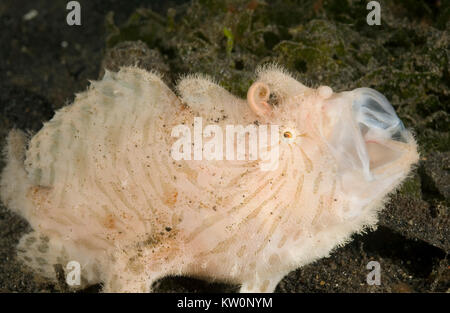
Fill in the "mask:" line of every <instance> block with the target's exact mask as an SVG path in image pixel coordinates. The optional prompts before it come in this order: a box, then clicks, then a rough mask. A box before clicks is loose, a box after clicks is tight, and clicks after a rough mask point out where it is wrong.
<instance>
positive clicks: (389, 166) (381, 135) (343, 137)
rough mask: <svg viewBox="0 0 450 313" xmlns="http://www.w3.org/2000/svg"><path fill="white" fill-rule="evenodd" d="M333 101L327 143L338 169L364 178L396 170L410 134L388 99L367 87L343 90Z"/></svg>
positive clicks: (369, 179)
mask: <svg viewBox="0 0 450 313" xmlns="http://www.w3.org/2000/svg"><path fill="white" fill-rule="evenodd" d="M333 101H335V103H332V104H331V105H332V106H333V107H334V109H333V108H331V107H329V108H330V109H331V110H332V111H333V110H334V112H331V114H333V115H334V122H333V127H332V131H331V133H330V136H329V137H328V143H329V145H330V148H331V150H332V151H333V154H334V156H335V158H336V160H337V162H338V166H339V170H340V172H341V173H348V172H355V170H356V171H360V172H362V173H363V175H364V178H365V180H367V181H372V180H374V176H377V175H383V174H392V173H395V172H397V171H398V170H399V168H398V164H397V163H398V161H399V160H400V159H401V158H402V156H403V155H404V154H405V152H406V151H408V150H410V148H409V146H410V142H411V135H410V133H409V132H408V131H407V130H406V129H405V127H404V126H403V123H402V122H401V120H400V119H399V118H398V116H397V114H396V113H395V110H394V108H393V107H392V105H391V104H390V103H389V101H388V100H387V99H386V98H385V97H384V96H383V95H382V94H380V93H379V92H377V91H375V90H373V89H370V88H358V89H355V90H353V91H351V92H349V93H343V94H342V95H341V96H338V98H337V99H335V100H333ZM349 101H350V103H351V105H349ZM336 116H338V117H336Z"/></svg>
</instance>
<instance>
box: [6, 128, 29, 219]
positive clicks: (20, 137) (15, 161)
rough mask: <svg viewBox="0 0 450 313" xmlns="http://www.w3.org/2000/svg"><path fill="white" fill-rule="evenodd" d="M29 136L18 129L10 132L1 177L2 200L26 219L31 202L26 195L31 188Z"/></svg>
mask: <svg viewBox="0 0 450 313" xmlns="http://www.w3.org/2000/svg"><path fill="white" fill-rule="evenodd" d="M26 141H27V136H26V134H25V133H24V132H23V131H21V130H17V129H13V130H11V131H10V132H9V134H8V137H7V139H6V147H5V150H4V155H5V157H6V166H5V168H4V169H3V172H2V173H1V175H0V200H1V202H3V204H4V205H5V206H6V207H8V208H9V209H10V210H12V211H13V212H16V213H17V214H19V215H21V216H23V217H25V218H26V215H27V212H28V209H29V208H30V205H31V202H30V201H29V200H28V199H27V197H26V195H27V192H28V190H29V188H30V186H31V184H30V182H29V180H28V177H27V173H26V171H25V166H24V161H25V146H26Z"/></svg>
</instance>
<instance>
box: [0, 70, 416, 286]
mask: <svg viewBox="0 0 450 313" xmlns="http://www.w3.org/2000/svg"><path fill="white" fill-rule="evenodd" d="M199 118H201V121H202V123H203V124H202V125H200V128H201V129H200V128H199V124H198V123H197V124H196V123H194V122H195V121H198V119H199ZM196 119H197V120H196ZM230 125H231V126H235V127H234V130H235V133H232V134H231V135H229V134H228V132H226V131H227V130H229V129H228V128H229V126H230ZM239 125H240V126H241V127H240V128H239V127H238V126H239ZM203 126H207V127H205V129H203ZM212 126H213V127H212ZM275 126H276V127H275ZM177 127H178V128H177ZM180 127H181V128H180ZM208 127H209V128H208ZM194 128H197V129H194ZM206 128H208V129H209V130H206ZM175 129H178V130H179V131H174V130H175ZM199 130H200V134H199V132H198V131H199ZM255 130H258V132H257V131H255ZM274 130H275V131H274ZM255 134H257V135H258V139H255V138H256V137H255V136H254V135H255ZM192 137H197V138H196V139H197V140H200V141H201V142H202V144H201V145H199V144H198V142H194V141H195V138H194V139H192ZM230 138H231V139H234V138H236V140H235V141H234V143H233V141H231V143H230V140H226V139H230ZM261 138H262V139H264V138H265V139H267V140H266V141H264V140H259V139H261ZM182 139H184V140H185V141H184V143H183V144H180V140H182ZM189 140H190V141H189ZM212 143H214V144H212ZM230 147H231V148H230ZM239 147H240V148H242V149H244V150H242V149H240V152H239ZM255 147H256V150H253V152H255V151H256V157H255V154H254V153H253V154H252V153H251V152H252V150H251V149H254V148H255ZM234 148H235V149H234ZM233 149H234V150H235V151H234V150H233ZM175 150H176V151H175ZM230 151H231V152H230ZM174 152H178V155H181V156H183V157H174V155H177V154H176V153H174ZM219 152H222V156H221V155H220V153H219ZM275 152H276V154H273V153H275ZM208 153H209V154H208ZM227 153H229V154H228V155H227ZM233 153H234V154H233ZM239 153H240V155H239V156H238V154H239ZM271 153H272V154H273V155H272V156H276V157H273V158H269V157H267V156H268V155H269V154H271ZM208 155H209V157H208ZM211 155H213V157H211ZM189 156H191V157H189ZM196 156H197V157H196ZM233 156H234V158H233ZM5 158H6V166H5V167H4V169H3V171H2V174H1V181H0V184H1V185H0V188H1V189H0V190H1V194H0V195H1V201H2V203H3V204H4V205H5V206H6V207H7V208H9V209H10V210H12V211H13V212H16V213H17V214H19V215H20V216H22V217H23V218H24V219H25V220H26V221H28V223H29V224H30V225H31V227H32V229H33V231H32V232H31V233H28V234H25V235H24V236H23V237H22V238H21V239H20V241H19V243H18V246H17V255H18V258H19V259H20V260H21V261H23V262H24V263H25V265H26V266H28V267H30V268H31V269H32V270H34V271H35V272H36V273H39V274H40V275H42V276H44V277H46V278H48V279H51V280H56V279H57V278H56V277H57V275H56V273H55V265H57V264H60V265H62V267H63V269H65V270H66V272H67V271H68V268H67V267H66V266H67V264H69V263H70V262H73V261H75V262H77V264H79V265H80V275H81V280H80V283H79V286H81V287H84V286H88V285H92V284H101V286H102V291H103V292H150V291H152V286H153V283H154V282H155V281H156V280H158V279H160V278H163V277H165V276H168V275H171V276H173V275H183V276H189V277H195V278H200V279H204V280H210V281H221V282H226V283H230V284H236V285H240V292H273V291H274V290H275V288H276V286H277V284H278V283H279V281H280V280H281V279H282V278H283V277H284V276H285V275H287V274H288V273H289V272H290V271H293V270H295V269H298V268H300V267H302V266H304V265H306V264H308V263H311V262H313V261H315V260H318V259H320V258H323V257H327V256H329V255H330V253H332V251H333V250H334V249H335V248H336V247H339V246H342V245H344V244H346V243H347V242H349V241H350V240H351V238H352V235H353V234H354V233H361V232H364V231H366V230H370V229H373V228H375V227H376V224H377V222H378V214H379V212H380V211H381V210H382V209H383V208H384V204H385V203H386V201H387V200H388V197H389V194H391V193H392V192H393V191H395V190H396V189H397V188H398V187H399V185H400V184H401V183H402V181H403V180H405V178H407V176H408V174H409V173H410V171H411V168H412V166H413V165H414V164H415V163H416V162H417V161H418V151H417V144H416V141H415V139H414V137H413V135H412V132H411V131H410V130H408V129H407V128H405V126H404V125H403V123H402V121H401V120H400V119H399V117H398V116H397V115H396V112H395V110H394V108H393V106H392V105H391V104H390V103H389V101H388V100H387V99H386V98H385V97H384V96H383V95H382V94H381V93H379V92H377V91H375V90H373V89H370V88H357V89H354V90H352V91H344V92H334V91H333V89H332V88H331V87H328V86H320V87H318V88H309V87H307V86H305V85H303V84H302V83H300V82H299V81H297V80H296V79H294V78H293V76H292V75H291V74H290V73H289V72H288V71H286V70H285V69H283V68H281V67H279V66H277V65H265V66H261V67H259V68H258V69H257V70H256V74H255V79H254V82H253V83H252V84H251V86H250V87H249V89H248V92H247V98H246V99H242V98H240V97H237V96H235V95H233V94H231V93H230V92H228V91H227V90H226V89H225V88H223V87H221V86H220V85H219V84H217V83H216V82H215V81H214V80H213V79H212V78H210V77H209V76H206V75H202V74H190V75H186V76H184V77H182V78H181V79H180V80H179V81H178V82H177V84H176V90H174V91H172V90H171V89H170V88H169V87H168V86H167V85H166V84H165V83H164V82H163V79H162V77H161V76H160V75H159V74H158V73H156V72H149V71H146V70H143V69H139V68H137V67H123V68H121V69H120V70H119V71H118V72H109V71H106V73H105V75H104V77H103V78H102V79H101V80H99V81H93V82H91V84H90V86H89V87H88V89H87V90H86V91H84V92H81V93H79V94H76V97H75V100H74V101H73V103H72V104H70V105H67V106H65V107H63V108H62V109H60V110H58V111H56V113H55V115H54V117H53V118H52V119H51V120H50V121H48V122H46V123H44V125H43V127H42V129H41V130H39V131H38V132H37V133H35V134H33V135H32V134H28V133H25V132H23V131H22V130H18V129H13V130H11V131H10V133H9V135H8V136H7V139H6V146H5ZM268 162H269V163H270V162H271V163H272V164H269V165H268V164H267V163H268ZM264 164H265V165H268V166H266V167H264V166H263V165H264Z"/></svg>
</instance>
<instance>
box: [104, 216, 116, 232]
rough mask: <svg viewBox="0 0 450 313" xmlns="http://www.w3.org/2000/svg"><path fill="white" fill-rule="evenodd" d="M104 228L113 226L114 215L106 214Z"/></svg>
mask: <svg viewBox="0 0 450 313" xmlns="http://www.w3.org/2000/svg"><path fill="white" fill-rule="evenodd" d="M103 224H104V225H105V227H106V228H109V229H113V228H114V226H115V223H114V216H113V215H112V214H108V215H107V216H106V218H105V221H104V222H103Z"/></svg>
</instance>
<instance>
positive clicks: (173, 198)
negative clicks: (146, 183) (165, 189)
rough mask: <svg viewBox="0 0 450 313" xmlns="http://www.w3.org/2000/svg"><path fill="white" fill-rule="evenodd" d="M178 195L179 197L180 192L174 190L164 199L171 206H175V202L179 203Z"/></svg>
mask: <svg viewBox="0 0 450 313" xmlns="http://www.w3.org/2000/svg"><path fill="white" fill-rule="evenodd" d="M177 197H178V192H177V191H174V192H172V193H170V194H168V195H166V198H165V199H164V203H165V204H167V205H168V206H170V207H173V206H174V205H175V203H177Z"/></svg>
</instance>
